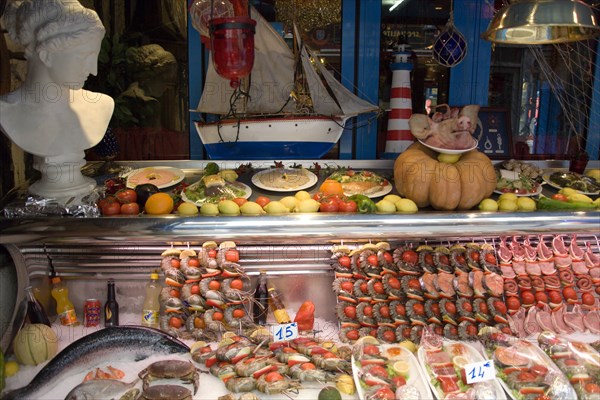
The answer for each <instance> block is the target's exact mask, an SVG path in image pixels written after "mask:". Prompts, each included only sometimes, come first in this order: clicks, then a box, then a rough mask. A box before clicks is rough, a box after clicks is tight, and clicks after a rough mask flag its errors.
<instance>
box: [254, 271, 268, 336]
mask: <svg viewBox="0 0 600 400" xmlns="http://www.w3.org/2000/svg"><path fill="white" fill-rule="evenodd" d="M254 300H256V301H255V302H254V304H253V306H252V311H253V312H252V314H253V315H254V323H255V324H258V325H265V324H266V323H267V315H268V313H269V292H268V290H267V273H266V272H265V271H260V275H259V276H258V285H257V286H256V290H255V291H254Z"/></svg>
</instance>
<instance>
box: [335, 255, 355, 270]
mask: <svg viewBox="0 0 600 400" xmlns="http://www.w3.org/2000/svg"><path fill="white" fill-rule="evenodd" d="M338 262H339V263H340V265H341V266H342V267H344V268H350V265H351V264H352V260H351V259H350V257H348V256H341V257H340V258H338Z"/></svg>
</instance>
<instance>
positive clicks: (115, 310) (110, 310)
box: [104, 279, 119, 326]
mask: <svg viewBox="0 0 600 400" xmlns="http://www.w3.org/2000/svg"><path fill="white" fill-rule="evenodd" d="M104 326H119V303H117V299H116V297H115V281H114V280H112V279H110V280H109V281H108V296H107V298H106V303H105V304H104Z"/></svg>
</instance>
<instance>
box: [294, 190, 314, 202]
mask: <svg viewBox="0 0 600 400" xmlns="http://www.w3.org/2000/svg"><path fill="white" fill-rule="evenodd" d="M294 197H295V198H296V199H298V201H300V200H306V199H310V198H311V197H312V196H311V195H310V193H308V192H307V191H306V190H300V191H298V192H296V194H295V195H294Z"/></svg>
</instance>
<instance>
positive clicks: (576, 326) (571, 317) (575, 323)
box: [563, 304, 586, 332]
mask: <svg viewBox="0 0 600 400" xmlns="http://www.w3.org/2000/svg"><path fill="white" fill-rule="evenodd" d="M563 319H564V320H565V323H566V324H567V325H568V326H570V327H571V328H572V329H573V330H574V331H575V332H584V331H585V330H586V326H585V324H584V322H583V311H582V310H581V307H580V306H579V304H575V305H574V306H573V309H572V310H571V311H565V312H564V315H563Z"/></svg>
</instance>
